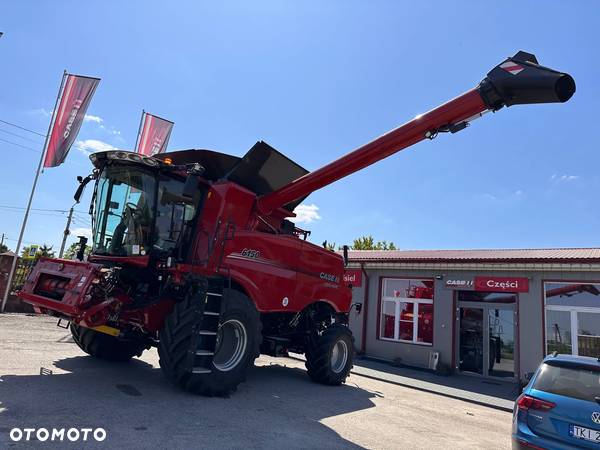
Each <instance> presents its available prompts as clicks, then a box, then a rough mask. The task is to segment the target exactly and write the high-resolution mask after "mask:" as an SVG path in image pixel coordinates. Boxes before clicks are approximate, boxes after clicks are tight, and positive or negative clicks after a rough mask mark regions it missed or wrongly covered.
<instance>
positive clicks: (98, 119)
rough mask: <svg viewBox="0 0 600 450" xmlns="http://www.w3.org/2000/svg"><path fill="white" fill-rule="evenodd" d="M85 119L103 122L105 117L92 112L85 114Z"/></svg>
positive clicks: (85, 120)
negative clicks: (94, 114)
mask: <svg viewBox="0 0 600 450" xmlns="http://www.w3.org/2000/svg"><path fill="white" fill-rule="evenodd" d="M83 121H84V122H96V123H102V122H104V119H103V118H102V117H99V116H93V115H91V114H86V115H85V116H83Z"/></svg>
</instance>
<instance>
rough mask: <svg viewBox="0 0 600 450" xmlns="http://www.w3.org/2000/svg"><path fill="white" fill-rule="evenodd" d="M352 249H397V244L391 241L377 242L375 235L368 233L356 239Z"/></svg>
mask: <svg viewBox="0 0 600 450" xmlns="http://www.w3.org/2000/svg"><path fill="white" fill-rule="evenodd" d="M352 250H396V246H395V245H394V243H393V242H391V241H390V242H388V241H377V242H375V240H374V239H373V236H371V235H368V236H361V237H359V238H358V239H354V242H353V244H352Z"/></svg>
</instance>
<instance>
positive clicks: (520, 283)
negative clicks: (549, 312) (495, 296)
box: [475, 277, 529, 292]
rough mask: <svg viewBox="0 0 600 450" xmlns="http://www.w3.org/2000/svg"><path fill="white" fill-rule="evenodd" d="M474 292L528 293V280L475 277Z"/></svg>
mask: <svg viewBox="0 0 600 450" xmlns="http://www.w3.org/2000/svg"><path fill="white" fill-rule="evenodd" d="M475 290H476V291H482V292H529V279H527V278H510V277H475Z"/></svg>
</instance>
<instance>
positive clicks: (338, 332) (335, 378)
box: [306, 324, 354, 386]
mask: <svg viewBox="0 0 600 450" xmlns="http://www.w3.org/2000/svg"><path fill="white" fill-rule="evenodd" d="M353 363H354V337H353V336H352V333H351V331H350V329H349V328H348V327H347V326H345V325H341V324H333V325H331V326H330V327H329V328H327V329H326V330H325V331H324V332H323V334H322V335H321V336H320V337H319V338H318V339H317V342H316V343H315V344H314V345H313V346H312V347H309V348H308V349H307V350H306V370H307V371H308V376H310V378H311V379H312V380H313V381H316V382H317V383H321V384H327V385H330V386H337V385H340V384H342V383H343V382H345V381H346V378H347V377H348V375H349V374H350V370H351V369H352V365H353Z"/></svg>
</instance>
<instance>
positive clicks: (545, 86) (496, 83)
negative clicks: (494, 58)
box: [478, 51, 575, 111]
mask: <svg viewBox="0 0 600 450" xmlns="http://www.w3.org/2000/svg"><path fill="white" fill-rule="evenodd" d="M478 90H479V93H480V95H481V98H482V99H483V101H484V103H485V104H486V105H487V106H488V108H489V109H491V110H494V111H495V110H498V109H500V108H502V107H503V106H505V105H506V106H512V105H527V104H531V103H564V102H566V101H567V100H569V99H570V98H571V97H572V96H573V94H574V93H575V80H573V78H572V77H571V76H570V75H569V74H566V73H562V72H558V71H556V70H553V69H549V68H548V67H544V66H540V65H539V63H538V61H537V58H536V57H535V55H532V54H531V53H527V52H523V51H521V52H518V53H517V54H516V55H515V56H513V57H512V58H508V59H506V61H504V62H502V63H501V64H499V65H497V66H496V67H494V68H493V69H492V70H491V71H490V72H489V73H488V74H487V77H485V78H484V79H483V81H482V82H481V83H480V84H479V87H478Z"/></svg>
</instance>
